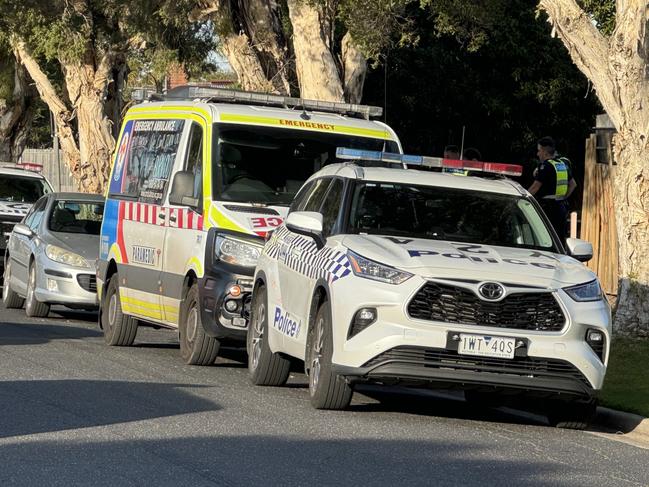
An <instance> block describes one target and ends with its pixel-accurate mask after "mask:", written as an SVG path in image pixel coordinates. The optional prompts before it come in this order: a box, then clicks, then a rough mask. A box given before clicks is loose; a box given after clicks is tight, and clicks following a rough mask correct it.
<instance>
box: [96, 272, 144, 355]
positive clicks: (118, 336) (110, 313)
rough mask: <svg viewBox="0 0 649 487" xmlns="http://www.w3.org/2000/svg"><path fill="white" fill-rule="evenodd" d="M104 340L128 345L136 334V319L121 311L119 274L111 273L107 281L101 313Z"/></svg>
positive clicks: (117, 344)
mask: <svg viewBox="0 0 649 487" xmlns="http://www.w3.org/2000/svg"><path fill="white" fill-rule="evenodd" d="M101 327H102V328H103V329H104V341H105V342H106V343H107V344H108V345H111V346H118V347H129V346H131V345H133V342H134V341H135V335H137V319H135V318H133V317H132V316H128V315H125V314H124V313H123V312H122V301H121V299H120V296H119V276H118V275H117V274H113V276H112V277H111V278H110V280H109V281H108V285H107V286H106V291H105V295H104V300H103V304H102V313H101Z"/></svg>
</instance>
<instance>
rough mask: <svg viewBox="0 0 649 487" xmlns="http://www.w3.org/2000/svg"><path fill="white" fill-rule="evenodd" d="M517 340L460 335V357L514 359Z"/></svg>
mask: <svg viewBox="0 0 649 487" xmlns="http://www.w3.org/2000/svg"><path fill="white" fill-rule="evenodd" d="M515 350H516V339H515V338H509V337H493V336H487V335H465V334H464V333H461V334H460V343H458V347H457V353H459V354H460V355H478V356H481V357H497V358H509V359H511V358H514V352H515Z"/></svg>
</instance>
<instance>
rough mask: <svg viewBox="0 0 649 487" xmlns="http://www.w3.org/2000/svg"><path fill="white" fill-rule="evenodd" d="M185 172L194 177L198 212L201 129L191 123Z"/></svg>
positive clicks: (201, 200) (200, 190) (200, 199)
mask: <svg viewBox="0 0 649 487" xmlns="http://www.w3.org/2000/svg"><path fill="white" fill-rule="evenodd" d="M185 170H186V171H189V172H191V173H192V174H193V175H194V193H193V195H192V196H193V197H194V198H196V199H198V202H199V203H198V211H202V208H203V129H202V127H201V126H200V125H199V124H197V123H195V122H193V123H192V127H191V132H190V134H189V148H188V149H187V158H186V160H185Z"/></svg>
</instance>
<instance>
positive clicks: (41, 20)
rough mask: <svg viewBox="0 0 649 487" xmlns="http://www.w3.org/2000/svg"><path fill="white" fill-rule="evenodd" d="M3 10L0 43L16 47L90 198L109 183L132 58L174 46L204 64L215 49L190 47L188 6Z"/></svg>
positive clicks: (62, 1)
mask: <svg viewBox="0 0 649 487" xmlns="http://www.w3.org/2000/svg"><path fill="white" fill-rule="evenodd" d="M0 11H2V13H3V15H2V16H1V17H0V41H3V42H5V43H6V42H9V43H10V44H11V45H12V47H13V49H14V50H15V52H16V58H17V59H18V60H19V62H20V63H21V65H22V66H23V67H24V68H25V70H26V71H27V72H28V73H29V76H30V77H31V79H32V80H33V83H34V86H35V88H36V90H37V91H38V94H39V95H40V97H41V98H42V99H43V101H44V102H45V103H46V104H47V105H48V107H49V109H50V111H51V112H52V113H53V115H54V122H55V123H56V126H57V132H58V136H59V140H60V146H61V149H62V151H63V153H64V156H65V160H66V163H67V165H68V168H69V170H70V172H71V174H72V176H73V178H74V179H75V181H76V182H77V184H78V186H79V189H80V190H82V191H86V192H93V193H100V192H102V191H103V189H104V187H105V185H106V182H107V181H108V177H109V171H110V158H111V154H112V151H113V149H114V145H115V137H116V134H117V131H118V129H119V126H120V122H121V120H120V118H121V115H122V108H123V100H122V91H123V88H124V83H125V81H126V78H127V74H128V66H127V59H128V56H129V55H130V54H132V53H133V52H134V51H142V50H145V49H146V47H147V44H150V43H152V42H158V43H161V44H165V45H168V44H173V43H174V42H176V43H177V44H176V46H175V48H176V49H177V55H178V57H179V58H181V57H182V56H181V55H180V54H181V52H184V53H186V54H187V58H193V57H199V56H200V57H202V58H205V57H206V54H207V52H208V51H209V48H210V47H211V45H212V41H210V40H209V39H205V38H200V36H198V35H196V36H194V37H191V36H190V38H189V41H190V42H187V41H188V38H187V36H184V35H183V33H186V32H190V33H192V34H194V33H196V25H194V24H188V23H187V20H186V19H187V15H188V12H189V8H188V7H187V3H186V2H184V1H183V0H177V1H172V0H158V1H155V0H154V1H149V2H140V3H138V2H129V1H127V0H105V1H102V2H96V1H94V0H51V1H48V2H43V1H41V0H24V1H22V2H15V1H13V0H0ZM194 41H196V42H194ZM181 60H182V59H181ZM53 71H55V72H54V73H53Z"/></svg>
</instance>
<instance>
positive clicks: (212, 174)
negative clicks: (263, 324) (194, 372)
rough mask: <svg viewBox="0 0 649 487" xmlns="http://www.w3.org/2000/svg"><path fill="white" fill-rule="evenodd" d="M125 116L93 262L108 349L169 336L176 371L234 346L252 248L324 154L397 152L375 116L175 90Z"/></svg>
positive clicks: (352, 108)
mask: <svg viewBox="0 0 649 487" xmlns="http://www.w3.org/2000/svg"><path fill="white" fill-rule="evenodd" d="M160 98H161V99H159V100H157V101H152V102H146V103H143V104H139V105H137V106H134V107H133V108H131V109H130V110H129V111H128V113H127V114H126V117H125V119H124V122H123V126H122V129H121V133H120V135H119V139H118V143H117V148H116V151H115V155H114V161H113V168H112V173H111V176H110V181H109V185H108V189H107V195H106V207H105V214H104V221H103V226H102V231H101V240H100V246H101V248H100V258H99V261H98V264H97V291H98V293H99V302H100V316H99V321H100V326H101V328H102V329H103V332H104V338H105V341H106V343H107V344H108V345H117V346H129V345H131V344H133V342H134V340H135V337H136V333H137V329H138V327H139V326H140V325H149V326H151V325H152V326H154V327H164V328H171V329H177V330H178V332H179V340H180V352H181V356H182V359H183V360H184V361H185V363H187V364H193V365H209V364H211V363H212V362H213V361H214V359H215V358H216V356H217V355H218V351H219V346H220V344H221V343H222V342H224V341H240V342H243V341H245V338H246V330H247V326H248V315H249V308H250V295H251V291H252V279H253V273H254V269H255V265H256V263H257V259H258V258H259V256H260V255H261V252H262V249H263V245H264V239H265V237H266V235H267V234H268V233H269V232H270V231H272V230H273V229H275V228H277V227H278V226H280V225H281V224H282V223H283V221H284V218H285V217H286V214H287V212H288V207H289V205H290V204H291V201H292V200H293V198H294V196H295V194H296V193H297V191H298V190H299V189H300V187H301V186H302V185H303V183H304V182H305V181H306V180H307V179H308V178H309V177H310V176H311V175H312V174H313V173H315V172H316V171H318V170H320V169H321V168H322V167H324V166H326V165H328V164H330V163H334V162H337V159H336V148H337V147H340V146H345V147H351V148H354V149H359V150H372V151H390V152H401V145H400V142H399V139H398V138H397V135H396V134H395V132H394V131H393V130H392V129H391V128H390V127H388V126H387V125H385V124H384V123H381V122H380V121H376V120H375V119H376V118H378V117H380V116H381V114H382V109H381V108H379V107H371V106H364V105H354V104H346V103H333V102H322V101H313V100H303V99H298V98H291V97H284V96H275V95H268V94H259V93H247V92H241V91H233V90H224V89H213V88H204V87H196V86H185V87H179V88H176V89H174V90H171V91H170V92H168V93H167V94H166V95H165V96H164V97H160Z"/></svg>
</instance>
